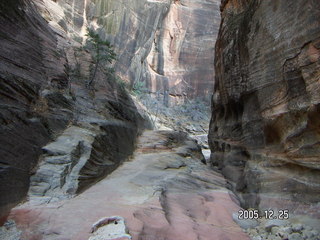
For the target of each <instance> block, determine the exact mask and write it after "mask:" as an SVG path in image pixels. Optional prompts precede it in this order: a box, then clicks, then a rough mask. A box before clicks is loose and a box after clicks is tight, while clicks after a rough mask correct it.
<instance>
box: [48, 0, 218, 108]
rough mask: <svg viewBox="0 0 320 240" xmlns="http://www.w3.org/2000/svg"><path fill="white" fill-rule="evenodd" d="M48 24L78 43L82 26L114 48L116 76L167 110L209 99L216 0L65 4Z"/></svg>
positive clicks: (94, 0)
mask: <svg viewBox="0 0 320 240" xmlns="http://www.w3.org/2000/svg"><path fill="white" fill-rule="evenodd" d="M56 2H57V3H58V4H59V6H61V8H62V10H63V11H62V12H61V14H59V17H58V18H59V19H56V18H57V15H51V16H50V18H51V19H55V21H56V22H58V24H59V25H60V27H62V28H63V29H64V31H66V32H68V33H69V36H70V37H72V38H74V39H76V40H78V41H79V42H82V41H83V40H84V38H83V37H84V33H85V29H86V26H88V27H92V28H94V29H96V30H97V31H99V32H100V34H101V35H102V36H105V37H106V38H107V39H109V40H110V41H111V42H112V44H113V45H114V47H115V51H116V53H117V55H118V61H117V63H116V64H115V69H116V73H117V74H118V75H119V76H120V77H121V78H122V79H123V80H125V81H126V82H128V83H130V84H131V86H134V85H135V84H137V85H139V84H138V83H139V82H142V84H140V85H143V87H145V88H147V89H148V92H149V93H152V94H154V95H157V96H158V97H162V98H164V101H165V104H167V105H168V104H169V102H172V103H176V102H181V101H182V100H183V99H185V98H195V97H204V98H205V97H207V98H208V97H209V95H210V93H211V92H212V89H213V82H212V78H213V76H214V64H213V61H214V44H215V39H216V36H217V33H218V27H219V23H220V16H219V4H220V1H219V0H209V1H204V0H197V1H191V0H179V1H176V0H175V1H171V0H157V1H156V0H132V1H130V3H128V2H127V1H124V0H117V1H116V0H108V1H105V0H81V1H74V0H67V1H59V0H57V1H56Z"/></svg>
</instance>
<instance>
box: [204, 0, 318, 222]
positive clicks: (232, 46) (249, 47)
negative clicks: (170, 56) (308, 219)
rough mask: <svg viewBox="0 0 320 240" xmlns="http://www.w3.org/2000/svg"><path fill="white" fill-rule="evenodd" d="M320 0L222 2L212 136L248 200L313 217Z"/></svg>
mask: <svg viewBox="0 0 320 240" xmlns="http://www.w3.org/2000/svg"><path fill="white" fill-rule="evenodd" d="M319 9H320V2H319V1H312V0H308V1H305V0H297V1H287V0H284V1H282V0H274V1H249V0H247V1H240V0H230V1H223V2H222V5H221V14H222V23H221V26H220V31H219V35H218V40H217V43H216V49H215V50H216V53H215V71H216V77H215V90H214V95H213V98H212V119H211V123H210V133H209V142H210V147H211V150H212V155H211V161H212V164H214V165H218V166H219V167H220V169H221V170H222V172H223V173H224V175H225V176H226V177H227V178H228V179H229V180H230V183H231V185H232V187H233V189H235V190H236V191H237V192H238V196H239V197H240V198H241V201H242V202H243V204H244V205H245V206H249V207H257V206H258V207H260V208H275V207H278V208H288V209H290V211H291V212H292V213H293V212H295V213H310V216H316V215H317V211H315V210H314V209H317V208H318V207H319V206H318V205H316V204H317V203H318V202H319V195H320V174H319V169H320V160H319V156H320V148H319V143H320V120H319V119H320V91H319V90H320V71H319V69H320V68H319V67H320V10H319Z"/></svg>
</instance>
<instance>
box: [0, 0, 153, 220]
mask: <svg viewBox="0 0 320 240" xmlns="http://www.w3.org/2000/svg"><path fill="white" fill-rule="evenodd" d="M34 3H35V4H37V6H38V7H37V6H36V5H35V4H34ZM34 3H33V2H30V1H24V0H12V1H10V2H9V3H8V2H6V3H4V2H1V3H0V13H1V14H0V26H1V29H0V38H1V42H0V100H1V101H0V107H1V108H0V122H1V126H0V145H1V148H0V155H1V159H0V180H1V184H0V192H1V196H0V222H2V221H3V220H4V218H5V216H6V215H7V213H8V211H9V210H10V208H11V207H13V206H14V205H16V204H17V203H19V202H20V201H21V200H23V199H24V198H25V197H26V195H27V192H28V190H29V194H28V197H29V198H32V197H33V196H35V197H36V196H47V197H48V200H54V199H55V198H61V197H69V196H72V195H74V194H76V193H77V192H79V191H82V190H83V189H85V188H87V187H88V186H90V185H91V184H93V183H95V182H96V181H98V180H99V179H101V178H103V177H104V176H105V175H106V174H108V173H109V172H111V171H112V170H114V169H115V168H116V167H117V166H119V164H120V163H121V162H122V161H124V160H125V159H126V157H127V156H129V155H130V154H131V153H132V152H133V148H134V143H135V138H136V136H137V135H138V132H139V131H140V130H142V129H143V128H145V127H150V125H148V121H147V120H144V119H143V117H142V115H140V113H138V111H137V108H136V106H135V104H134V103H133V101H132V99H131V98H130V96H129V95H128V94H127V92H126V91H125V90H124V88H123V87H121V85H119V84H118V83H117V81H116V80H115V79H113V78H111V77H110V78H107V79H106V77H105V76H104V75H103V74H101V73H100V74H98V75H97V78H96V80H95V87H94V88H87V87H86V79H87V77H83V78H72V77H71V75H70V74H69V73H70V71H69V70H70V65H72V64H73V63H74V62H72V61H74V59H73V58H72V56H73V55H74V54H72V53H74V51H73V45H74V43H73V42H72V40H70V38H69V36H68V34H67V33H66V32H64V31H62V30H61V29H60V28H56V27H55V26H57V23H56V22H54V21H49V24H48V22H47V21H46V20H45V19H44V18H43V17H42V16H41V15H40V14H39V12H41V13H42V14H43V15H44V16H45V17H46V15H45V14H49V12H48V9H50V8H47V6H45V5H43V2H41V1H35V2H34ZM48 3H49V4H51V2H48ZM52 4H55V3H54V2H52ZM48 6H49V7H50V6H53V7H55V8H53V10H55V12H59V11H57V10H59V8H56V6H54V5H48ZM51 14H52V13H51ZM47 19H48V16H47ZM68 55H70V57H68ZM87 55H88V54H87ZM83 58H84V59H83V61H82V62H83V63H86V65H89V62H90V57H89V56H84V57H83ZM85 59H87V60H85ZM88 59H89V60H88ZM30 176H32V177H31V178H30ZM29 186H31V187H30V189H29Z"/></svg>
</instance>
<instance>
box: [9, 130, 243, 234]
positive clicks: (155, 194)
mask: <svg viewBox="0 0 320 240" xmlns="http://www.w3.org/2000/svg"><path fill="white" fill-rule="evenodd" d="M204 162H205V159H204V158H203V155H202V154H201V149H200V147H199V146H198V145H197V144H196V143H195V141H194V140H192V139H191V138H189V137H188V136H187V134H185V133H182V132H177V131H145V132H144V133H143V134H142V136H140V137H139V140H138V143H137V149H136V151H135V153H134V155H133V156H132V157H131V158H130V159H129V160H128V161H126V162H124V163H123V164H122V165H121V166H120V167H119V168H118V169H117V170H115V171H114V172H113V173H111V174H110V175H109V176H107V177H106V178H105V179H103V180H101V181H100V182H98V183H97V184H95V185H93V186H92V187H90V188H89V189H87V190H86V191H84V192H83V193H81V194H79V195H77V196H76V197H74V198H71V199H67V200H62V201H57V202H49V203H47V204H39V202H41V201H37V200H36V199H33V200H32V201H29V202H26V203H24V204H22V205H20V206H18V207H16V208H15V209H13V210H12V211H11V215H10V219H13V220H14V221H15V222H16V224H17V228H18V229H19V231H21V236H20V238H21V239H25V240H40V239H44V240H67V239H68V240H71V239H72V240H86V239H88V238H89V237H90V235H91V233H90V230H91V227H92V224H93V223H95V222H96V221H97V220H99V219H101V218H103V217H110V216H121V217H123V218H124V219H125V222H126V226H127V228H128V233H129V234H130V235H131V236H132V239H133V240H165V239H166V240H196V239H198V240H209V239H210V240H212V239H215V240H227V239H230V240H232V239H237V240H242V239H249V237H248V236H247V235H246V233H244V232H243V231H242V230H241V228H240V227H239V226H238V225H237V224H236V223H235V222H234V221H233V219H232V213H234V212H237V211H238V210H239V209H240V207H239V205H238V203H237V201H236V198H235V196H234V195H233V193H232V192H230V191H229V190H228V189H227V188H226V181H225V179H224V178H223V177H222V175H220V174H219V173H217V172H214V171H212V169H211V168H210V167H209V166H208V165H206V164H205V163H204ZM101 239H104V238H101ZM119 239H120V238H119ZM123 239H127V238H123Z"/></svg>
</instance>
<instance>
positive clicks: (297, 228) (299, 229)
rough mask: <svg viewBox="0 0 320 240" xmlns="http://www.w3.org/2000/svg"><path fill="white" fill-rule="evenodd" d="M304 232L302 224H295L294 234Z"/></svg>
mask: <svg viewBox="0 0 320 240" xmlns="http://www.w3.org/2000/svg"><path fill="white" fill-rule="evenodd" d="M302 230H303V226H302V224H294V225H293V226H292V231H293V232H301V231H302Z"/></svg>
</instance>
